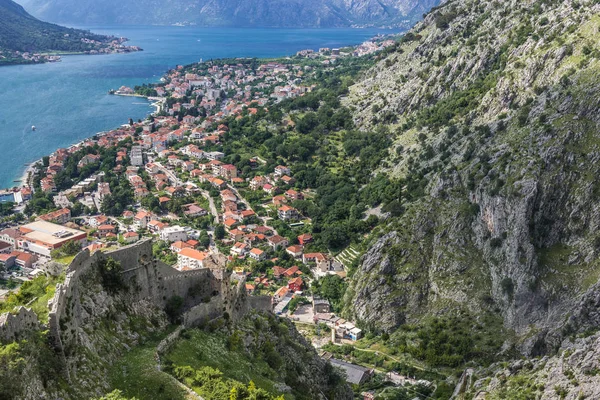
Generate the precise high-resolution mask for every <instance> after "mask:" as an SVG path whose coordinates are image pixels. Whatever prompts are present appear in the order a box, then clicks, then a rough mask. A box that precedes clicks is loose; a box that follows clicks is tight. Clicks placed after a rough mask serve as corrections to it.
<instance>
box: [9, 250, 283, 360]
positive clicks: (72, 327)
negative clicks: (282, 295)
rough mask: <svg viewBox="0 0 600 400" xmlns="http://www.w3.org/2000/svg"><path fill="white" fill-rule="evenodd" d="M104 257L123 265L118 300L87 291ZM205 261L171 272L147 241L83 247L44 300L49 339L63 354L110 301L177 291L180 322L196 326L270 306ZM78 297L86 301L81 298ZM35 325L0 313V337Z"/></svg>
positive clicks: (153, 301) (25, 316) (27, 314)
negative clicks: (99, 248) (101, 249)
mask: <svg viewBox="0 0 600 400" xmlns="http://www.w3.org/2000/svg"><path fill="white" fill-rule="evenodd" d="M107 258H113V259H114V260H116V261H118V262H119V263H120V264H121V266H122V268H123V271H122V273H121V276H122V279H123V282H124V283H125V285H126V286H127V288H128V289H127V291H126V293H125V294H122V295H119V296H120V297H119V299H118V300H116V299H114V298H111V296H110V295H108V294H106V293H95V294H90V293H89V292H90V285H94V284H96V285H98V284H99V282H100V277H99V268H98V267H97V266H98V264H99V262H100V261H102V260H105V259H107ZM207 264H208V265H209V268H204V269H198V270H193V271H186V272H180V271H177V270H175V269H173V268H172V267H170V266H168V265H166V264H164V263H162V262H160V261H158V260H155V259H154V257H153V254H152V241H151V240H146V241H141V242H138V243H136V244H133V245H131V246H127V247H123V248H121V249H118V250H115V251H112V252H107V253H102V252H96V253H94V254H93V255H90V254H89V252H88V250H84V251H82V252H81V253H79V254H78V255H77V256H76V257H75V258H74V259H73V261H72V262H71V264H70V265H69V267H68V268H67V271H66V277H65V281H64V282H63V283H62V284H59V285H57V288H56V293H55V295H54V297H53V298H52V299H51V300H50V301H49V304H48V305H49V309H50V312H49V321H48V329H49V336H50V339H51V340H52V342H53V343H54V346H55V347H56V349H57V350H58V351H59V352H61V353H62V354H63V355H64V356H65V357H66V356H68V355H69V352H70V351H71V350H75V349H76V348H77V346H78V345H79V344H80V343H78V341H79V340H78V332H81V330H82V329H83V328H84V327H85V326H86V325H89V323H90V321H92V320H93V319H94V318H96V319H97V318H98V317H100V316H102V315H105V314H106V313H107V312H109V311H110V306H111V304H113V305H114V303H115V302H126V303H127V305H136V304H138V305H139V306H140V307H142V308H143V307H144V306H149V307H156V308H158V309H164V307H165V305H166V303H167V301H169V299H170V298H171V297H173V296H180V297H181V298H183V299H185V303H184V315H183V323H184V325H185V326H186V327H192V326H197V325H199V324H200V323H202V322H203V321H208V320H211V319H214V318H217V317H219V316H221V315H223V314H224V313H225V312H227V313H228V314H229V316H230V317H231V318H232V319H234V320H237V319H239V318H241V317H243V316H244V315H245V314H246V313H247V312H248V311H249V310H250V309H253V308H255V309H259V310H263V311H270V310H271V303H270V297H269V296H257V297H252V296H251V297H249V296H247V295H246V292H245V287H244V283H245V281H244V280H232V279H230V274H229V273H227V272H226V270H225V269H224V268H223V266H220V264H222V260H219V259H214V260H212V261H210V260H209V261H208V263H207ZM90 296H92V297H90ZM94 296H95V297H94ZM83 298H86V299H87V300H86V301H82V299H83ZM92 300H93V301H92ZM39 327H40V326H39V322H38V321H37V318H36V316H35V313H33V312H32V311H30V310H26V309H20V310H19V313H17V314H16V315H12V314H3V315H2V316H0V339H1V338H5V340H13V339H14V338H16V337H18V336H19V332H21V331H25V330H31V329H38V328H39Z"/></svg>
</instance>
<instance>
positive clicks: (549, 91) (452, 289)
mask: <svg viewBox="0 0 600 400" xmlns="http://www.w3.org/2000/svg"><path fill="white" fill-rule="evenodd" d="M599 12H600V6H599V5H597V4H596V3H595V2H593V1H582V2H577V3H574V2H558V1H544V2H540V1H525V2H522V1H505V2H481V1H471V0H457V1H451V2H449V3H447V4H445V5H444V6H442V7H440V8H439V9H437V10H435V11H433V12H432V13H430V14H429V15H428V16H427V17H426V18H425V20H424V21H423V22H422V23H419V24H417V25H416V26H415V28H414V29H413V30H412V31H411V32H410V33H409V34H408V35H406V37H405V38H404V40H403V42H402V43H401V44H400V45H398V47H397V48H396V49H395V51H392V52H390V53H388V54H387V56H386V57H384V58H382V59H381V61H380V62H379V63H378V64H377V65H376V66H375V67H374V68H372V69H371V70H370V71H368V72H367V73H366V75H365V76H364V78H363V79H362V80H361V81H360V82H358V83H357V84H356V85H355V86H353V87H352V88H351V92H350V95H349V96H348V98H347V99H345V104H346V105H348V106H349V107H351V108H352V109H353V110H354V111H355V118H356V122H357V123H358V124H359V125H360V126H362V127H363V128H365V129H367V128H370V127H372V126H377V125H385V126H387V127H388V129H390V132H392V135H393V137H394V139H395V143H394V146H393V148H392V149H391V151H390V155H389V159H388V163H387V164H386V165H384V166H382V168H381V172H385V173H387V174H389V175H391V176H393V177H394V178H395V179H398V180H401V181H402V182H403V183H404V187H403V190H402V191H401V192H399V193H398V198H399V199H400V200H401V201H402V204H403V207H404V212H403V214H402V215H401V216H399V217H396V218H393V219H392V220H390V222H389V224H388V226H387V227H386V228H385V230H384V231H385V232H387V233H386V234H382V235H380V236H379V237H378V238H375V239H373V242H372V243H371V246H370V250H369V251H367V253H366V254H365V256H364V257H363V259H362V261H361V265H360V267H359V269H358V271H357V273H356V274H355V276H354V278H353V280H352V284H351V286H350V289H349V291H348V293H347V299H346V300H347V307H346V313H347V315H348V316H351V317H353V318H356V319H357V320H358V321H362V322H363V323H364V324H365V325H368V326H371V327H374V328H379V329H384V330H390V329H394V328H396V327H398V326H399V325H401V324H402V323H404V322H406V321H408V322H414V321H417V320H419V319H420V318H422V317H423V316H425V315H443V314H444V313H447V312H450V311H451V310H455V309H467V310H468V311H469V312H470V313H472V314H475V315H478V314H480V313H481V312H484V311H485V312H491V313H495V314H497V315H499V316H500V317H501V318H502V319H503V320H504V325H505V327H506V328H507V329H508V330H511V331H514V333H515V334H516V335H517V337H518V338H519V340H517V344H518V348H519V350H520V351H521V352H523V353H525V354H533V355H535V354H541V353H545V352H548V351H550V350H553V349H555V348H557V347H558V346H559V345H560V343H561V341H562V338H563V337H564V336H565V335H566V334H571V333H574V332H578V331H581V330H585V329H588V328H589V327H592V326H594V325H595V324H596V323H597V315H598V314H597V308H596V307H597V305H598V300H597V299H598V291H599V289H598V286H597V285H596V283H597V281H598V278H599V276H600V263H599V262H598V258H597V254H598V251H599V250H600V238H599V236H598V228H599V224H600V213H599V212H598V210H600V199H599V197H598V195H599V194H600V187H599V186H598V184H597V179H596V177H597V176H598V173H599V172H600V171H599V170H598V160H599V159H600V137H599V136H598V131H599V129H598V128H599V124H600V118H599V114H598V112H597V110H598V101H597V98H598V95H599V94H600V86H599V82H600V79H599V72H600V53H599V51H598V49H597V43H598V39H599V38H600V33H599V32H600V31H599V29H600V19H599V18H598V13H599ZM508 344H509V343H507V346H508Z"/></svg>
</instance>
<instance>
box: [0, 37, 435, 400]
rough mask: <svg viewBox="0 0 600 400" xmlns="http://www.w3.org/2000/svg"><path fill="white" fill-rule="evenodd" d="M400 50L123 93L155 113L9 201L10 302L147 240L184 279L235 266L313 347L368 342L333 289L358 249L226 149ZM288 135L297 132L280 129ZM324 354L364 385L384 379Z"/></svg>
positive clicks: (230, 63) (370, 46) (58, 161)
mask: <svg viewBox="0 0 600 400" xmlns="http://www.w3.org/2000/svg"><path fill="white" fill-rule="evenodd" d="M394 43H395V42H394V41H393V40H386V41H383V42H380V43H374V42H367V43H365V44H362V45H360V46H358V47H357V48H353V49H348V50H340V49H328V48H323V49H320V50H318V51H312V50H304V51H300V52H298V54H297V55H296V57H295V58H293V59H287V60H281V61H268V62H258V61H257V60H251V59H237V60H218V61H210V62H205V63H201V64H193V65H191V66H178V67H176V68H175V69H173V70H171V71H169V73H168V74H167V75H165V76H164V77H163V79H162V80H161V83H159V84H157V85H148V86H143V87H137V88H128V87H121V88H119V90H118V91H115V92H114V94H121V95H142V96H147V97H152V99H153V100H155V101H157V104H158V109H157V112H156V113H155V114H153V115H152V116H150V117H148V118H147V119H146V120H143V121H141V120H140V121H133V120H130V121H129V123H128V124H125V125H123V126H121V127H120V128H118V129H115V130H112V131H110V132H105V133H103V134H99V135H96V136H94V137H92V138H89V139H87V140H84V141H83V142H81V143H78V144H76V145H73V146H71V147H69V148H63V149H58V150H57V151H55V152H54V153H52V154H51V155H49V156H47V157H44V158H43V159H42V160H40V161H39V162H38V163H35V164H34V165H33V166H32V167H31V168H30V169H29V170H28V174H27V177H26V181H27V182H26V184H25V185H24V186H22V187H16V188H13V189H10V190H5V191H3V192H1V193H0V202H2V203H3V204H4V205H9V207H10V208H12V207H14V211H17V212H18V214H14V215H12V216H8V217H5V218H4V219H3V222H2V229H0V267H1V271H2V276H1V279H2V282H3V289H2V291H1V292H0V294H1V295H2V296H7V295H8V294H9V293H10V292H11V290H14V289H15V288H16V287H18V285H19V284H20V283H21V282H24V281H27V280H30V279H32V278H34V277H35V276H37V275H39V274H44V273H46V272H48V270H49V269H56V268H60V266H61V265H68V264H69V262H70V261H71V260H72V259H73V258H74V256H75V255H76V254H77V253H78V252H79V251H80V250H82V249H85V250H87V251H89V252H90V253H94V252H96V251H102V252H104V251H110V250H114V249H115V248H118V247H123V246H128V245H130V244H133V243H136V242H138V241H140V240H144V239H149V238H151V239H152V240H153V249H154V256H155V257H156V258H157V259H159V260H161V261H162V262H164V263H166V264H167V265H170V266H172V267H173V268H175V269H177V270H179V271H190V270H194V269H199V268H204V267H205V263H206V261H208V260H210V259H214V258H220V259H222V260H226V261H225V264H226V268H228V269H229V270H231V271H232V272H233V273H234V274H236V275H237V276H238V278H240V279H244V280H245V282H246V283H245V288H246V292H247V294H248V295H254V294H261V295H265V294H268V295H270V296H271V298H272V307H273V312H274V313H275V314H277V315H280V316H282V317H285V318H289V319H291V320H293V321H295V322H296V323H298V324H299V326H310V327H312V328H311V330H314V329H317V331H319V334H318V335H312V337H311V340H312V342H313V345H315V346H316V347H317V348H321V347H322V346H323V345H324V344H328V343H329V344H331V343H333V344H334V345H338V346H341V345H343V344H352V343H355V342H356V341H358V340H360V339H361V338H363V331H362V330H361V329H360V328H359V327H358V326H357V325H356V323H355V322H354V321H350V320H346V319H344V318H341V317H340V315H339V311H340V309H339V307H338V305H337V304H335V301H334V300H332V299H328V298H327V297H328V296H327V289H326V287H335V286H336V285H344V284H345V283H344V282H345V280H346V277H347V275H348V272H349V268H350V267H351V266H352V265H353V264H355V263H356V262H357V261H358V259H359V257H360V255H361V250H360V249H359V248H356V247H355V246H353V245H350V246H347V247H346V248H344V249H343V250H341V251H331V250H330V249H329V248H327V246H324V245H323V244H322V243H316V241H315V237H314V236H315V234H314V232H313V221H312V220H311V218H309V217H308V216H307V215H306V213H305V212H303V210H302V209H301V208H302V207H299V206H298V205H304V204H305V203H307V202H310V201H311V200H312V199H313V198H314V197H315V195H316V193H315V191H314V190H312V189H311V188H306V187H300V186H299V185H297V181H298V177H297V176H296V173H295V171H294V166H293V165H292V164H287V163H285V162H281V161H283V160H265V159H263V158H262V157H261V156H260V154H247V153H244V152H243V153H236V152H235V149H232V148H231V147H230V146H228V145H227V140H228V137H229V135H230V124H231V121H239V120H243V119H248V118H268V114H269V109H270V108H271V107H274V105H277V104H279V103H281V102H284V101H286V100H290V99H296V98H301V97H303V96H306V95H307V94H310V93H311V92H312V91H313V90H315V88H316V86H317V85H316V84H315V83H314V78H315V74H317V73H321V72H322V70H323V68H329V67H330V66H332V65H334V64H335V63H336V62H339V60H340V59H342V58H345V57H360V56H363V55H368V54H373V53H376V52H377V51H380V50H382V49H384V48H385V47H387V46H391V45H393V44H394ZM284 125H287V127H286V128H285V129H288V128H290V129H291V128H293V127H294V125H295V122H294V120H293V119H291V118H288V119H285V118H284ZM278 161H279V162H278ZM4 215H5V216H7V215H10V212H7V213H4ZM15 215H18V216H19V217H15ZM321 354H322V356H323V357H324V358H327V359H328V360H330V361H332V362H335V363H336V365H337V366H339V367H340V368H342V369H344V370H346V372H347V377H348V378H347V379H348V381H349V382H350V383H353V384H356V385H360V384H363V383H364V382H366V381H367V380H368V379H370V377H371V376H372V375H373V374H374V373H375V372H376V370H375V368H372V367H363V366H359V365H355V364H352V363H349V362H347V361H344V360H342V359H339V360H337V359H336V358H334V357H333V356H332V353H331V352H329V351H326V350H325V349H323V350H322V351H321ZM388 379H391V380H392V381H394V380H395V381H398V382H401V384H404V383H405V382H409V383H411V384H415V383H416V382H417V381H416V380H414V379H411V378H410V377H404V376H400V375H398V374H396V375H390V377H388ZM421 383H423V382H421ZM425 383H426V382H425ZM399 384H400V383H399ZM365 396H368V394H366V395H365ZM365 398H368V397H365Z"/></svg>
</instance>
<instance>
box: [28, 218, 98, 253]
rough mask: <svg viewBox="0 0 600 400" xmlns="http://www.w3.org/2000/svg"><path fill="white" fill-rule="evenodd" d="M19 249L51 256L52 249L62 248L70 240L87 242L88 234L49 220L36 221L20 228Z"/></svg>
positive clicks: (82, 243)
mask: <svg viewBox="0 0 600 400" xmlns="http://www.w3.org/2000/svg"><path fill="white" fill-rule="evenodd" d="M19 231H20V232H21V237H19V239H18V240H17V241H18V247H19V249H22V250H25V251H28V252H30V253H34V254H39V255H42V256H45V257H50V253H51V252H52V250H55V249H58V248H60V247H61V246H62V245H64V244H65V243H67V242H68V241H70V240H73V241H75V242H79V243H81V245H84V244H86V242H87V234H86V233H85V232H83V231H79V230H77V229H71V228H67V227H65V226H62V225H57V224H53V223H51V222H47V221H36V222H32V223H31V224H27V225H23V226H21V227H20V228H19Z"/></svg>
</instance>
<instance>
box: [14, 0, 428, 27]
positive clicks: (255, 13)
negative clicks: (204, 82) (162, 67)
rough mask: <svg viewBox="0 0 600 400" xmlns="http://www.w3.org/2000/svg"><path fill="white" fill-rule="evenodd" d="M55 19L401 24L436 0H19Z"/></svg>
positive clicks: (206, 23) (417, 16) (287, 24)
mask: <svg viewBox="0 0 600 400" xmlns="http://www.w3.org/2000/svg"><path fill="white" fill-rule="evenodd" d="M19 3H20V4H22V5H23V6H24V7H25V8H26V9H27V10H28V11H29V12H31V13H32V14H33V15H35V16H36V17H38V18H42V19H45V20H49V21H53V22H58V23H78V24H126V25H135V24H147V25H175V24H182V25H199V26H223V27H227V26H230V27H236V26H239V27H315V28H316V27H350V26H371V27H382V26H389V27H405V28H408V27H410V26H412V25H413V24H414V23H415V22H416V21H418V20H419V19H421V17H422V15H423V13H426V12H427V11H429V10H430V9H431V8H432V7H434V6H436V5H438V4H439V3H440V0H171V1H168V2H164V1H159V0H105V1H102V2H98V1H91V0H19Z"/></svg>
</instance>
